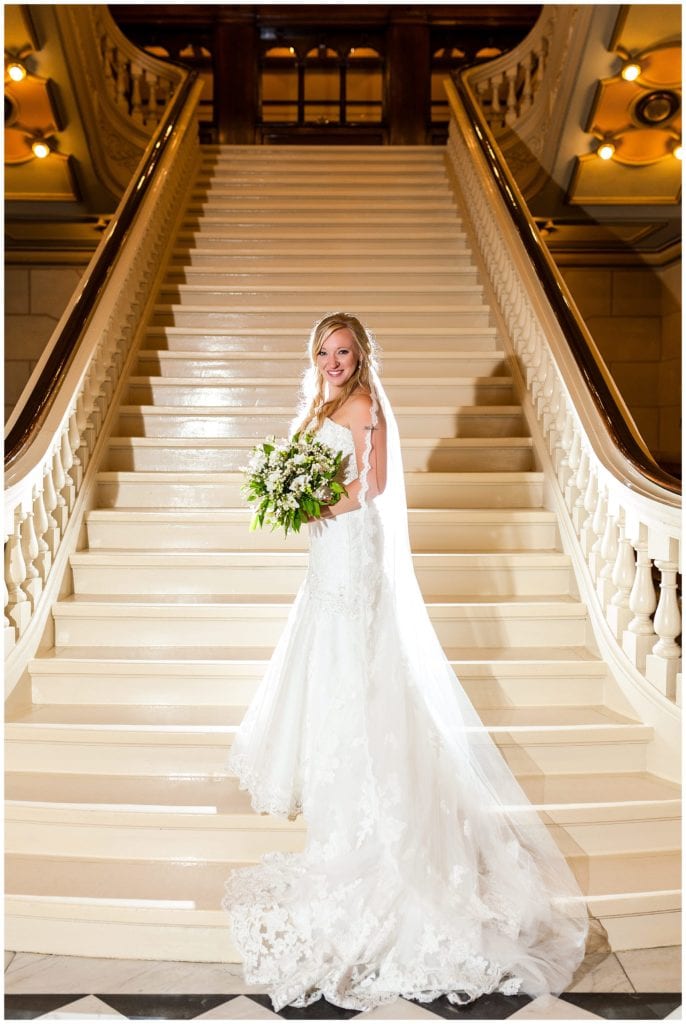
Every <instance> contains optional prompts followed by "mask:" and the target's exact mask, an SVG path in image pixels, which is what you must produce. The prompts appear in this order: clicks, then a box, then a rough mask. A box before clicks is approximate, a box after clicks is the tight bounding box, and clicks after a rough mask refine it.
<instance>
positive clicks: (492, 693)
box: [6, 147, 680, 961]
mask: <svg viewBox="0 0 686 1024" xmlns="http://www.w3.org/2000/svg"><path fill="white" fill-rule="evenodd" d="M332 308H347V309H349V310H350V311H352V312H355V313H357V314H358V315H361V316H362V317H363V318H365V319H367V320H368V321H369V323H370V324H371V325H372V326H373V328H374V330H375V332H376V334H377V336H378V338H379V341H380V342H381V344H382V347H383V353H382V370H383V375H384V380H385V382H386V385H387V388H388V391H389V394H390V397H391V400H392V401H393V403H394V407H395V410H396V413H397V417H398V423H399V426H400V431H401V436H402V438H403V455H404V463H405V478H406V486H407V493H408V505H409V526H410V537H411V541H412V547H413V552H414V556H413V557H414V564H415V570H416V573H417V577H418V580H419V583H420V586H421V588H422V592H423V594H424V597H425V600H426V602H427V606H428V610H429V614H430V616H431V619H432V621H433V623H434V625H435V628H436V630H437V632H438V635H439V637H440V639H441V641H442V643H443V646H444V649H445V651H446V655H447V657H448V658H449V660H450V662H451V664H452V665H453V668H454V669H455V672H456V674H457V676H458V678H459V679H460V681H461V684H462V685H463V686H464V688H465V691H466V693H467V695H468V696H469V698H470V700H471V701H472V702H473V703H474V705H475V707H476V708H477V710H478V712H479V714H480V717H481V719H482V722H483V727H484V729H485V730H487V731H488V732H489V734H490V735H491V736H492V738H493V739H494V741H495V742H496V743H497V744H498V746H499V748H500V750H501V752H502V754H503V756H504V757H505V759H506V761H507V762H508V764H509V765H510V767H511V768H512V770H513V772H514V773H515V774H516V776H517V778H518V779H519V781H520V783H521V785H522V786H523V788H524V790H525V792H526V794H527V796H528V797H529V799H530V800H531V801H532V802H533V803H534V804H535V805H536V806H537V808H538V809H539V812H540V813H541V816H542V817H543V820H544V821H545V822H546V824H547V825H548V827H549V828H550V830H551V833H552V835H553V836H554V837H555V839H556V841H557V842H558V843H559V845H560V847H561V849H562V851H563V853H564V854H565V856H566V857H567V859H568V861H569V863H570V866H571V867H572V869H573V871H574V872H575V873H576V875H577V877H578V879H579V882H580V885H581V888H582V891H583V893H584V894H585V898H586V900H587V903H588V906H589V908H590V910H591V912H592V913H593V914H595V915H597V916H598V917H599V918H600V920H601V921H602V923H603V924H604V926H605V927H606V928H607V931H608V935H609V938H610V941H611V944H612V946H613V948H615V949H628V948H633V947H636V946H650V945H654V946H659V945H667V944H671V943H676V942H678V941H679V935H680V929H679V913H678V911H679V906H680V902H679V881H680V880H679V870H680V869H679V864H680V861H679V840H680V836H679V830H680V809H679V790H678V787H677V786H676V785H675V784H674V782H672V781H670V780H668V779H663V778H660V777H659V776H656V775H654V774H652V773H651V772H650V771H649V770H648V764H649V758H648V751H649V746H650V744H651V742H652V741H653V730H652V728H651V726H650V725H648V724H645V723H643V722H641V721H639V720H638V719H637V718H636V716H635V715H634V714H633V711H632V709H631V707H629V706H628V705H627V703H626V700H625V699H624V698H623V696H622V694H621V692H620V690H619V687H618V686H617V684H616V683H615V681H614V680H613V678H612V676H611V674H610V672H609V670H608V668H607V667H606V665H605V664H604V663H603V662H602V661H601V660H600V658H599V657H598V655H597V652H596V648H595V646H594V642H593V637H592V633H591V630H590V627H589V623H588V616H587V613H586V608H585V606H584V604H583V602H581V601H580V600H579V598H578V592H577V588H576V583H575V579H574V575H573V572H572V568H571V562H570V559H569V558H568V556H566V555H565V554H563V553H562V552H561V550H560V543H559V534H558V527H557V522H556V519H555V515H554V514H553V513H552V512H550V511H549V510H547V509H546V508H545V507H544V505H543V500H544V486H545V480H544V475H543V473H542V472H541V471H540V468H539V465H538V463H537V459H536V453H535V450H534V448H533V446H532V441H531V438H530V437H529V436H528V431H527V429H526V422H525V419H524V417H523V415H522V410H521V406H520V404H519V401H518V398H517V395H516V393H515V390H514V387H513V380H512V375H511V367H510V365H509V363H508V360H507V358H506V356H505V354H504V352H503V349H502V346H501V343H500V340H499V338H498V333H497V330H496V327H495V325H494V322H493V318H492V316H491V312H490V310H489V307H488V304H487V302H486V299H485V296H484V293H483V291H482V288H481V285H480V280H479V275H478V272H477V268H476V264H475V262H474V260H473V258H472V255H471V252H470V249H469V245H468V240H467V236H466V234H465V233H464V231H463V230H462V227H461V223H460V217H459V211H458V210H457V209H456V208H455V205H454V202H453V199H452V195H451V193H450V190H449V188H448V184H447V179H446V176H445V171H444V167H443V158H442V154H441V153H440V151H438V150H436V149H424V148H422V147H407V148H403V147H400V148H398V149H395V148H394V149H390V148H385V149H373V148H367V147H346V148H343V149H336V151H335V153H332V152H331V151H329V150H327V149H326V148H316V149H309V148H301V147H294V148H289V147H279V148H278V150H277V151H270V150H269V149H266V148H265V149H255V148H251V147H233V148H221V147H219V148H216V147H215V148H211V147H208V148H206V149H205V150H204V156H203V161H202V167H201V170H200V172H199V175H198V178H197V181H196V183H195V187H194V189H193V191H192V194H191V198H190V202H189V204H188V208H187V211H186V216H185V219H184V222H183V224H182V226H181V230H180V231H179V233H178V236H177V239H176V243H175V248H174V251H173V256H172V260H171V262H170V264H169V268H168V273H167V276H166V280H165V282H164V284H163V286H162V287H161V289H160V291H159V294H158V295H157V297H156V301H155V305H154V309H153V311H152V314H151V317H150V322H149V324H148V327H147V330H146V332H145V335H144V337H143V339H142V341H141V345H140V349H139V351H138V353H137V356H136V358H135V360H134V363H133V365H132V368H131V373H130V376H129V379H128V381H127V383H126V387H125V389H124V393H123V396H122V401H121V404H120V406H119V409H118V410H117V412H116V415H115V419H114V422H113V426H112V430H111V436H110V438H109V440H108V442H107V444H106V446H105V449H104V451H103V455H102V459H101V461H100V464H99V465H98V467H97V470H98V473H97V487H96V498H95V507H94V508H92V509H91V510H90V511H89V512H88V513H87V514H86V518H85V521H84V531H83V538H84V544H83V547H82V549H81V550H79V551H77V552H76V553H75V554H74V555H73V556H72V559H71V581H72V582H73V588H72V592H71V593H70V592H69V588H68V587H65V589H64V596H63V597H62V598H61V599H60V600H59V601H58V602H57V603H56V605H55V606H54V628H55V644H56V646H55V647H53V648H51V649H49V650H46V651H43V652H41V653H40V654H39V655H38V656H37V657H36V658H35V659H34V660H33V661H32V662H31V663H30V665H29V673H30V676H31V681H32V696H33V704H32V706H31V707H28V708H26V709H24V710H23V711H18V712H16V713H14V714H13V715H12V716H11V720H9V721H8V722H7V724H6V735H7V745H6V770H7V781H6V798H7V829H6V851H7V870H6V888H7V892H8V898H7V938H6V942H8V943H9V945H10V946H11V948H13V949H19V950H22V949H23V950H31V951H35V952H46V953H50V952H59V953H69V954H79V955H92V956H108V957H140V958H142V959H181V960H199V961H226V960H231V959H235V958H236V953H235V951H234V950H232V948H231V944H230V939H229V930H228V920H227V918H226V915H225V914H224V912H223V911H222V910H221V908H220V905H219V904H220V900H221V896H222V892H223V881H224V879H225V877H226V876H227V874H228V872H229V870H230V869H231V868H232V867H234V866H236V865H237V864H242V863H252V862H254V861H255V860H256V859H257V858H258V857H259V856H260V854H261V853H263V852H265V851H267V850H277V849H278V850H297V849H300V848H301V847H302V844H303V842H304V839H305V831H304V825H303V822H302V820H298V821H296V822H285V821H281V820H279V819H275V818H272V817H270V816H266V815H257V814H255V813H253V812H252V811H251V808H250V803H249V798H248V796H247V794H246V793H244V792H241V791H240V790H239V789H238V786H237V782H236V780H235V779H233V778H231V777H228V776H227V775H226V774H225V771H224V765H225V762H226V757H227V754H228V750H229V748H230V745H231V742H232V737H233V735H234V733H235V731H236V729H237V727H238V725H239V723H240V721H241V718H242V716H243V714H244V711H245V708H246V706H247V704H248V703H249V701H250V699H251V697H252V695H253V694H254V693H255V690H256V687H257V685H258V684H259V680H260V679H261V677H262V675H263V673H264V671H265V669H266V666H267V663H268V659H269V657H270V654H271V651H272V649H273V646H274V644H275V642H276V640H277V638H278V636H279V635H280V633H281V631H282V630H283V627H284V625H285V621H286V615H287V612H288V608H289V606H290V604H291V602H292V599H293V596H294V594H295V592H296V590H297V588H298V586H299V585H300V582H301V581H302V579H303V577H304V573H305V571H306V546H307V537H306V533H305V531H303V532H302V533H301V534H295V535H290V536H289V537H287V538H286V539H285V540H284V538H283V537H281V536H279V535H278V534H275V533H271V532H269V531H262V532H254V533H251V532H250V531H249V530H248V524H249V520H250V515H249V512H248V511H247V509H246V508H245V507H244V504H243V500H242V497H241V494H240V485H241V483H242V474H241V472H240V466H241V465H243V464H244V462H245V460H246V457H247V454H248V452H249V450H250V448H251V446H252V445H253V444H254V443H255V442H256V440H257V439H261V438H262V437H264V436H265V435H267V434H272V433H273V434H276V435H277V436H279V435H283V434H285V433H286V431H287V429H288V425H289V422H290V420H291V417H292V415H293V410H294V406H295V402H296V399H297V391H298V385H299V380H300V373H301V370H302V367H303V365H304V358H305V341H306V338H307V334H308V332H309V330H310V328H311V326H312V322H313V321H314V319H316V317H317V316H318V315H319V314H320V313H323V312H325V311H327V310H329V309H332Z"/></svg>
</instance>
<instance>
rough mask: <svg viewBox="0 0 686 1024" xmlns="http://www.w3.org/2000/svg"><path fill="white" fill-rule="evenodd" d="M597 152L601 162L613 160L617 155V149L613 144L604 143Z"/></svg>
mask: <svg viewBox="0 0 686 1024" xmlns="http://www.w3.org/2000/svg"><path fill="white" fill-rule="evenodd" d="M597 152H598V156H599V157H600V159H601V160H611V159H612V157H613V156H614V155H615V147H614V146H613V145H612V143H611V142H603V144H602V146H598V150H597Z"/></svg>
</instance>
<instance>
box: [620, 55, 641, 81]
mask: <svg viewBox="0 0 686 1024" xmlns="http://www.w3.org/2000/svg"><path fill="white" fill-rule="evenodd" d="M640 73H641V65H640V64H637V63H636V61H634V60H631V61H629V63H628V64H625V65H624V67H623V68H622V78H623V79H624V81H625V82H635V81H636V79H637V78H638V76H639V75H640Z"/></svg>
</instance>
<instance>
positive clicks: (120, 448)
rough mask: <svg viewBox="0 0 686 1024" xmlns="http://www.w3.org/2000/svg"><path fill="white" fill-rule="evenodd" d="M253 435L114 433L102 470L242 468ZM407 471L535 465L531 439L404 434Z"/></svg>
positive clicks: (503, 470) (515, 468) (221, 470)
mask: <svg viewBox="0 0 686 1024" xmlns="http://www.w3.org/2000/svg"><path fill="white" fill-rule="evenodd" d="M254 446H255V438H253V437H248V438H241V437H227V438H204V439H203V440H202V443H201V444H198V439H197V438H195V437H187V438H158V437H111V438H110V439H109V440H108V441H107V445H106V450H105V453H104V456H103V459H102V461H101V463H100V465H101V467H102V469H103V471H105V472H108V471H115V472H130V471H135V470H143V471H144V472H148V471H161V472H178V473H181V472H184V471H185V470H188V471H191V472H205V473H207V472H212V471H216V472H219V473H225V472H231V471H234V470H241V469H242V468H243V467H244V466H245V465H246V464H247V462H248V459H249V458H250V453H251V452H252V449H253V448H254ZM402 454H403V466H404V467H405V470H406V472H409V473H422V472H443V471H445V472H448V473H460V472H477V471H479V470H481V471H484V470H489V471H493V472H499V473H506V472H507V471H508V470H511V471H513V472H515V473H520V472H526V471H527V470H530V469H533V468H534V467H533V442H532V440H531V438H530V437H502V438H494V437H474V438H463V437H460V438H442V437H435V438H409V437H405V438H403V442H402Z"/></svg>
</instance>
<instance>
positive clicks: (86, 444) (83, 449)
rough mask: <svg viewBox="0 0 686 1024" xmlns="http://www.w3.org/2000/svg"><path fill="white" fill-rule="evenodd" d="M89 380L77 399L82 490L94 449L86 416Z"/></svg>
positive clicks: (76, 418)
mask: <svg viewBox="0 0 686 1024" xmlns="http://www.w3.org/2000/svg"><path fill="white" fill-rule="evenodd" d="M87 387H88V384H87V380H86V381H84V386H83V389H82V390H81V393H80V394H79V397H78V398H77V399H76V417H75V423H76V434H77V436H78V438H79V446H78V448H77V449H76V454H77V455H78V457H79V463H80V465H81V479H80V480H79V483H78V489H79V490H80V489H81V484H82V482H83V474H84V473H85V472H86V469H87V467H88V463H89V461H90V454H91V451H92V448H91V447H90V434H91V428H90V427H89V425H88V416H87V414H86V394H87Z"/></svg>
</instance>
